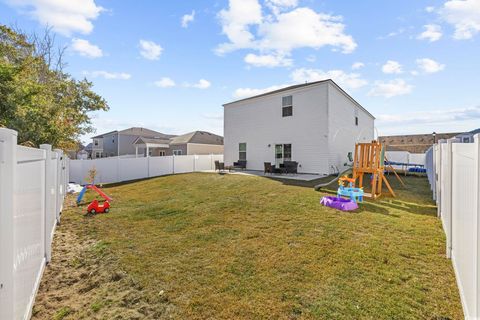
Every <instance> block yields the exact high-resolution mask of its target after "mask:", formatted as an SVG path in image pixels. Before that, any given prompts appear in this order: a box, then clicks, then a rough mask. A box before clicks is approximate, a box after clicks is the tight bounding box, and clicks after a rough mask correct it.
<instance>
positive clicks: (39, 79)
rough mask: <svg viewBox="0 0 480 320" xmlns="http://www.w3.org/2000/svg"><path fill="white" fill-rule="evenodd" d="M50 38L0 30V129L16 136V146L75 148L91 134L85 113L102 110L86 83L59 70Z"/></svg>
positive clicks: (104, 106) (102, 103)
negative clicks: (25, 144) (9, 131)
mask: <svg viewBox="0 0 480 320" xmlns="http://www.w3.org/2000/svg"><path fill="white" fill-rule="evenodd" d="M54 40H55V39H54V37H52V36H51V35H50V32H49V30H48V29H47V30H46V32H45V35H44V37H42V38H38V37H37V36H35V35H34V36H27V35H26V34H25V33H23V32H20V31H16V30H12V29H11V28H8V27H6V26H3V25H0V126H4V127H8V128H11V129H14V130H16V131H18V141H19V143H30V144H33V145H35V146H38V145H39V144H42V143H50V144H52V145H54V146H55V147H57V148H63V149H75V148H76V146H77V145H78V140H79V137H80V136H81V135H83V134H86V133H90V132H93V127H92V124H91V112H93V111H99V110H103V111H106V110H108V105H107V102H106V101H105V99H103V98H102V97H101V96H99V95H98V94H96V93H95V92H93V90H92V83H91V82H89V81H87V80H86V79H83V80H76V79H74V78H72V77H71V76H70V75H69V74H67V73H65V72H64V71H63V68H64V62H63V59H62V58H63V50H59V51H58V52H57V53H55V51H54V50H55V45H54V43H55V41H54Z"/></svg>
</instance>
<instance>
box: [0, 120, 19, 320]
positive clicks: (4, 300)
mask: <svg viewBox="0 0 480 320" xmlns="http://www.w3.org/2000/svg"><path fill="white" fill-rule="evenodd" d="M16 167H17V132H16V131H13V130H10V129H3V128H0V319H14V318H15V307H14V306H15V301H14V294H15V287H14V281H13V279H14V269H13V266H14V259H15V258H14V243H13V241H14V230H13V228H14V223H13V222H14V218H13V216H14V212H15V203H14V194H15V181H16V180H15V178H16Z"/></svg>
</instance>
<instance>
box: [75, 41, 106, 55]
mask: <svg viewBox="0 0 480 320" xmlns="http://www.w3.org/2000/svg"><path fill="white" fill-rule="evenodd" d="M71 48H72V50H73V51H75V52H77V53H78V54H79V55H81V56H84V57H88V58H100V57H102V56H103V52H102V49H100V48H99V47H98V46H96V45H94V44H91V43H90V42H88V40H84V39H72V47H71Z"/></svg>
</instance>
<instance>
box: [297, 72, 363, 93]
mask: <svg viewBox="0 0 480 320" xmlns="http://www.w3.org/2000/svg"><path fill="white" fill-rule="evenodd" d="M291 78H292V80H293V82H295V83H304V82H314V81H320V80H326V79H332V80H333V81H335V82H336V83H337V84H338V85H340V86H341V87H343V88H348V89H358V88H361V87H363V86H365V85H366V84H367V83H368V81H367V80H365V79H362V78H361V77H360V75H359V74H358V73H346V72H344V71H342V70H329V71H326V72H324V71H322V70H319V69H305V68H300V69H296V70H294V71H293V72H292V74H291Z"/></svg>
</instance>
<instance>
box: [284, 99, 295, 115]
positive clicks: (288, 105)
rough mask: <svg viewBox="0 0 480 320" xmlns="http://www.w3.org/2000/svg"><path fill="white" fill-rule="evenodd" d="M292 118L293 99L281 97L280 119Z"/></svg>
mask: <svg viewBox="0 0 480 320" xmlns="http://www.w3.org/2000/svg"><path fill="white" fill-rule="evenodd" d="M291 116H293V97H292V96H286V97H282V117H291Z"/></svg>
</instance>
